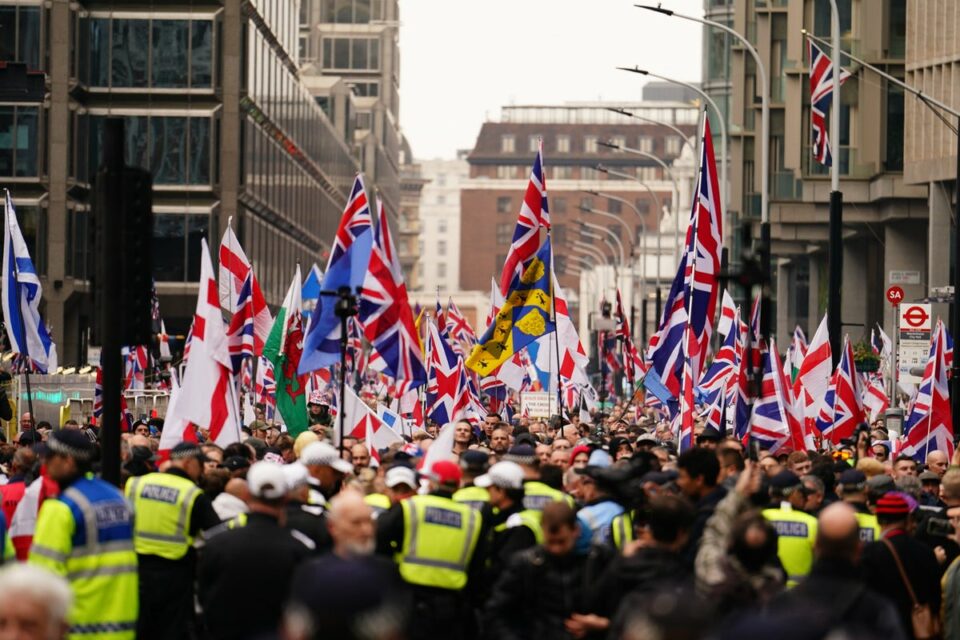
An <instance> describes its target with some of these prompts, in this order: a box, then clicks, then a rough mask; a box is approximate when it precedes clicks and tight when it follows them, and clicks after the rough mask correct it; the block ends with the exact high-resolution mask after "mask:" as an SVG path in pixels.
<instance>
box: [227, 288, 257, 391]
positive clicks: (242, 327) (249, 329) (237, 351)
mask: <svg viewBox="0 0 960 640" xmlns="http://www.w3.org/2000/svg"><path fill="white" fill-rule="evenodd" d="M253 324H254V313H253V269H250V270H249V271H247V275H246V277H245V278H244V279H243V284H242V285H241V287H240V295H239V296H238V297H237V307H236V312H234V314H233V318H231V319H230V326H229V328H228V329H227V350H228V351H229V353H230V361H231V363H232V364H233V375H238V374H239V373H240V367H241V365H242V364H243V361H244V359H245V358H252V357H253V355H254V338H255V335H254V326H253Z"/></svg>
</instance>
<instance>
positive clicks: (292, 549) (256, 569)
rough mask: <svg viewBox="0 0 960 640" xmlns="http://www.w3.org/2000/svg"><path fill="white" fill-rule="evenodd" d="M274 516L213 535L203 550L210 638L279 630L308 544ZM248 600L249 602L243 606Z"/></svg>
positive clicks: (202, 593) (203, 601)
mask: <svg viewBox="0 0 960 640" xmlns="http://www.w3.org/2000/svg"><path fill="white" fill-rule="evenodd" d="M295 535H298V534H295V533H293V532H290V531H287V530H286V529H284V528H283V527H281V526H280V524H279V523H278V522H277V520H276V519H275V518H274V517H272V516H269V515H265V514H261V513H251V514H249V516H248V517H247V524H246V526H243V527H237V528H236V529H230V530H227V531H224V532H222V533H219V534H217V535H216V536H213V537H212V538H211V539H210V540H209V541H208V542H207V544H206V546H205V547H204V548H203V551H202V553H201V555H200V562H199V568H198V571H197V594H198V596H199V598H200V606H201V607H202V609H203V621H204V623H205V627H206V629H207V632H208V633H209V637H210V638H215V639H217V640H221V639H222V640H227V639H229V638H238V639H239V638H250V637H253V636H256V635H257V634H259V633H264V632H267V631H272V630H274V629H276V627H277V624H278V622H279V620H280V615H281V613H282V612H283V606H284V603H285V602H286V600H287V594H288V590H289V588H290V581H291V578H292V576H293V572H294V570H295V569H296V568H297V566H298V565H299V564H300V563H301V562H302V561H303V560H305V559H306V558H307V557H308V555H309V553H310V552H309V550H308V549H307V547H306V545H304V543H302V542H301V541H300V540H298V539H297V538H296V537H295ZM244 602H247V603H248V605H249V606H243V604H242V603H244Z"/></svg>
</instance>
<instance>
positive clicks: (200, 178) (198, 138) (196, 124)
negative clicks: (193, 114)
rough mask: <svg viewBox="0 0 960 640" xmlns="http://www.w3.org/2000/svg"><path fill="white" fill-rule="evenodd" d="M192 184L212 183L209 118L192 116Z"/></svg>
mask: <svg viewBox="0 0 960 640" xmlns="http://www.w3.org/2000/svg"><path fill="white" fill-rule="evenodd" d="M190 184H210V120H209V119H208V118H190Z"/></svg>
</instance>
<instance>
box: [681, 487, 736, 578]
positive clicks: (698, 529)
mask: <svg viewBox="0 0 960 640" xmlns="http://www.w3.org/2000/svg"><path fill="white" fill-rule="evenodd" d="M726 497H727V490H726V489H725V488H723V487H722V486H719V485H718V486H716V487H714V488H713V490H712V491H711V492H710V493H708V494H707V495H705V496H703V497H702V498H700V499H699V500H697V505H696V507H697V515H696V518H695V519H694V521H693V525H692V526H691V527H690V539H689V540H688V541H687V546H686V547H684V550H683V559H684V561H685V562H686V563H687V566H688V567H689V568H690V569H693V563H694V561H695V560H696V559H697V550H698V549H699V548H700V538H702V537H703V530H704V529H705V528H706V526H707V520H709V519H710V516H712V515H713V512H714V511H715V510H716V508H717V505H718V504H720V501H721V500H723V499H724V498H726Z"/></svg>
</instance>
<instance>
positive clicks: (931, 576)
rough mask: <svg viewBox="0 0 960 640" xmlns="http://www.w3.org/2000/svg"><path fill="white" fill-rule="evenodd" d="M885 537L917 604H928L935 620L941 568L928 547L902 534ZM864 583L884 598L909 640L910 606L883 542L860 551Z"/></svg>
mask: <svg viewBox="0 0 960 640" xmlns="http://www.w3.org/2000/svg"><path fill="white" fill-rule="evenodd" d="M884 537H885V538H886V539H888V540H890V542H891V543H893V547H894V549H896V551H897V554H898V555H899V556H900V562H901V563H902V564H903V568H904V570H905V571H906V572H907V576H908V577H909V578H910V584H911V585H912V586H913V592H914V593H915V594H916V596H917V600H918V601H919V602H920V604H929V605H930V606H931V608H932V610H933V614H934V615H935V616H939V615H940V566H939V564H938V563H937V558H936V556H935V555H934V554H933V551H932V550H931V549H930V547H928V546H926V545H925V544H923V543H922V542H918V541H917V540H914V539H913V538H912V537H911V536H909V535H907V534H906V533H905V532H903V531H901V530H894V531H891V532H889V533H885V534H884ZM860 564H861V567H862V570H863V579H864V582H865V583H866V584H868V585H870V586H871V588H873V589H874V590H875V591H876V592H877V593H879V594H880V595H883V596H886V597H887V598H889V599H890V601H891V602H893V604H894V606H896V608H897V611H898V612H899V613H900V621H901V624H902V625H903V628H904V630H905V632H906V634H907V637H912V635H913V633H912V623H911V621H910V618H911V615H910V612H911V611H912V609H913V602H912V601H911V600H910V595H909V593H908V592H907V588H906V587H905V586H904V584H903V579H902V578H901V577H900V572H899V571H898V570H897V565H896V563H895V562H894V560H893V556H892V555H890V550H889V549H887V546H886V545H885V544H884V543H883V541H882V540H881V541H878V542H871V543H870V544H868V545H866V546H865V547H864V548H863V554H862V556H861V561H860Z"/></svg>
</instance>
